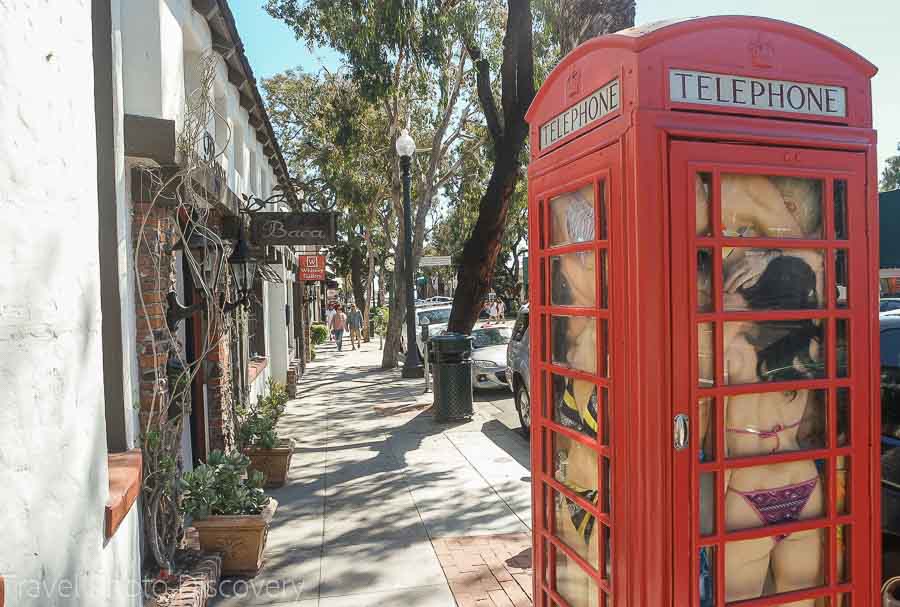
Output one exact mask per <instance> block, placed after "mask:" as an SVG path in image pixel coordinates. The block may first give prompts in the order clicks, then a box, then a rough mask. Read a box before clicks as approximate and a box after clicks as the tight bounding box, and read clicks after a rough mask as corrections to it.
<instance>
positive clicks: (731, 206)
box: [721, 173, 824, 240]
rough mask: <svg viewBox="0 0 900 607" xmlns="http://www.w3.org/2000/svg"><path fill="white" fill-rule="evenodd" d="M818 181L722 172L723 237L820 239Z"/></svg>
mask: <svg viewBox="0 0 900 607" xmlns="http://www.w3.org/2000/svg"><path fill="white" fill-rule="evenodd" d="M823 191H824V182H823V181H822V180H821V179H806V178H802V177H783V176H775V175H753V174H743V173H722V175H721V196H722V235H723V236H729V237H740V238H748V237H750V238H752V237H757V238H802V239H805V240H811V239H819V238H822V217H823V214H822V198H823V196H822V193H823Z"/></svg>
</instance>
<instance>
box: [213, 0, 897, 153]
mask: <svg viewBox="0 0 900 607" xmlns="http://www.w3.org/2000/svg"><path fill="white" fill-rule="evenodd" d="M230 4H231V8H232V11H233V12H234V14H235V17H236V19H237V24H238V30H239V31H240V33H241V38H242V39H243V41H244V46H245V48H246V51H247V55H248V56H249V58H250V63H251V65H252V66H253V71H254V73H255V74H256V77H257V78H258V79H262V78H264V77H268V76H272V75H273V74H276V73H278V72H281V71H284V70H286V69H288V68H292V67H297V66H301V67H303V68H304V69H305V70H308V71H315V70H318V69H319V68H320V67H322V66H323V65H324V66H326V67H329V68H333V67H335V66H336V65H337V64H338V63H339V57H338V56H337V55H336V54H335V53H334V52H332V51H330V50H328V49H316V50H314V51H309V50H308V49H307V48H306V46H305V45H304V44H303V43H301V42H298V41H297V40H296V39H295V38H294V35H293V33H292V32H291V31H290V29H288V27H287V26H286V25H284V24H283V23H282V22H280V21H276V20H275V19H272V18H271V17H269V15H268V14H267V13H266V12H265V11H264V10H263V9H262V5H263V2H262V0H232V1H231V3H230ZM637 7H638V9H637V23H639V24H640V23H647V22H649V21H657V20H659V19H672V18H684V17H694V16H699V15H704V16H705V15H727V14H753V15H761V16H765V17H772V18H775V19H783V20H785V21H791V22H793V23H797V24H800V25H803V26H806V27H809V28H811V29H814V30H817V31H819V32H822V33H823V34H826V35H828V36H831V37H832V38H834V39H836V40H838V41H839V42H841V43H843V44H845V45H847V46H849V47H850V48H852V49H853V50H855V51H857V52H858V53H860V54H862V55H863V56H864V57H866V58H867V59H868V60H869V61H871V62H872V63H874V64H875V65H877V66H878V68H879V73H878V75H877V76H876V77H875V80H874V81H873V85H872V88H873V98H874V105H875V112H874V116H875V128H876V129H878V139H879V145H878V157H879V160H880V161H883V160H884V158H886V157H887V156H890V155H893V154H894V153H896V152H895V151H896V149H897V143H898V142H900V43H898V32H897V27H898V24H900V1H898V0H856V1H855V2H840V1H838V0H755V2H752V3H751V2H748V1H747V0H681V1H680V2H676V1H674V0H637Z"/></svg>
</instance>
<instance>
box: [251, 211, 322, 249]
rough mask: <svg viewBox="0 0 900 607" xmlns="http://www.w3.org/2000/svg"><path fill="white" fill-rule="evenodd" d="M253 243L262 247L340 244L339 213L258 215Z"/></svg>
mask: <svg viewBox="0 0 900 607" xmlns="http://www.w3.org/2000/svg"><path fill="white" fill-rule="evenodd" d="M250 240H252V241H253V242H254V243H255V244H258V245H329V244H337V213H256V214H254V215H253V216H252V219H251V221H250Z"/></svg>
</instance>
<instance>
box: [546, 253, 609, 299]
mask: <svg viewBox="0 0 900 607" xmlns="http://www.w3.org/2000/svg"><path fill="white" fill-rule="evenodd" d="M550 303H551V304H552V305H554V306H575V307H580V308H593V307H594V305H595V304H596V303H597V282H596V270H595V258H594V251H579V252H576V253H566V254H565V255H559V256H557V257H551V258H550Z"/></svg>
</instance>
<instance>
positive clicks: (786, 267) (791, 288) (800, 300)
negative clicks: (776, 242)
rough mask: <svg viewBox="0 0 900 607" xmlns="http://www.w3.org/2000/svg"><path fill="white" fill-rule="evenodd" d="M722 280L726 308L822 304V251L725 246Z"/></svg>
mask: <svg viewBox="0 0 900 607" xmlns="http://www.w3.org/2000/svg"><path fill="white" fill-rule="evenodd" d="M722 284H723V292H722V299H723V300H724V304H725V310H727V311H739V310H810V309H814V308H824V307H825V306H826V304H827V299H826V297H825V251H823V250H818V249H747V248H733V249H727V250H724V251H723V252H722ZM698 287H699V285H698Z"/></svg>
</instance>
